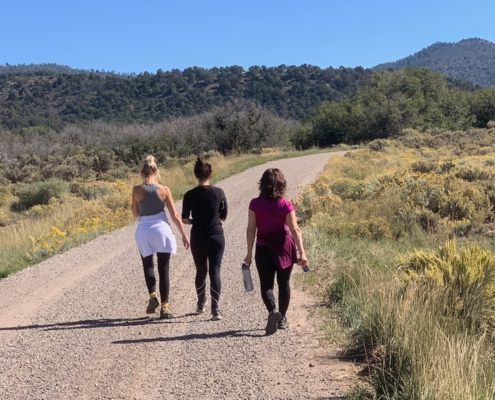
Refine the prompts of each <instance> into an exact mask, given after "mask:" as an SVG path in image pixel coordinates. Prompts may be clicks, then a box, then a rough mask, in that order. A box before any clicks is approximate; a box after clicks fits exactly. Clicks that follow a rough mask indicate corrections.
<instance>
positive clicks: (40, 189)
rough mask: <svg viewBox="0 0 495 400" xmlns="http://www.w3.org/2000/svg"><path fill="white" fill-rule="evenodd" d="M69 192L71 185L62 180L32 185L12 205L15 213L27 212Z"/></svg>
mask: <svg viewBox="0 0 495 400" xmlns="http://www.w3.org/2000/svg"><path fill="white" fill-rule="evenodd" d="M68 190H69V185H68V184H67V183H66V182H64V181H62V180H60V179H56V178H55V179H49V180H47V181H44V182H36V183H31V184H28V185H26V186H24V187H23V188H22V189H21V190H20V192H19V193H18V197H19V201H17V202H16V203H14V204H13V205H12V210H13V211H23V210H27V209H29V208H31V207H33V206H35V205H37V204H39V205H46V204H48V202H49V201H50V199H51V198H58V199H59V198H61V197H62V195H63V194H64V193H66V192H68Z"/></svg>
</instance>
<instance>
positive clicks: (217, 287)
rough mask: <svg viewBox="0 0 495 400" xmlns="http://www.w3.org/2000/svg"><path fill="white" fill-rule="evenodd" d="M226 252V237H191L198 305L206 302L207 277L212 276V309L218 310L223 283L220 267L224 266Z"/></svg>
mask: <svg viewBox="0 0 495 400" xmlns="http://www.w3.org/2000/svg"><path fill="white" fill-rule="evenodd" d="M224 250H225V236H224V235H215V236H206V237H205V236H199V235H198V236H197V235H191V252H192V255H193V259H194V264H195V265H196V279H195V281H194V283H195V285H196V293H197V295H198V305H200V304H204V303H205V301H206V291H205V289H206V275H208V273H209V274H210V295H211V309H212V310H217V309H218V302H219V301H220V293H221V291H222V281H221V280H220V267H221V266H222V258H223V252H224Z"/></svg>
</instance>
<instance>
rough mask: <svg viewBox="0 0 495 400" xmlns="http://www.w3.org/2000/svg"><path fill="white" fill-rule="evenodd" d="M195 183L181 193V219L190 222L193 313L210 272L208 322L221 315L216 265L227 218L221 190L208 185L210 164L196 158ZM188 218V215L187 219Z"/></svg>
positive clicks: (203, 302) (199, 310) (201, 306)
mask: <svg viewBox="0 0 495 400" xmlns="http://www.w3.org/2000/svg"><path fill="white" fill-rule="evenodd" d="M194 174H195V176H196V178H197V179H198V186H196V187H195V188H194V189H191V190H189V191H188V192H187V193H186V194H185V195H184V200H183V202H182V221H183V222H184V223H185V224H192V229H191V251H192V254H193V258H194V264H195V265H196V279H195V285H196V293H197V295H198V307H197V310H196V312H197V313H199V314H202V313H204V311H205V306H206V303H207V300H206V276H207V275H208V273H209V275H210V295H211V315H212V318H211V319H212V321H218V320H221V319H222V318H223V317H222V315H221V313H220V310H219V301H220V293H221V290H222V282H221V279H220V268H221V265H222V258H223V252H224V249H225V236H224V234H223V227H222V221H225V219H226V218H227V199H226V198H225V193H224V192H223V190H222V189H220V188H217V187H215V186H211V185H210V178H211V175H212V169H211V164H210V163H208V162H207V161H205V160H204V159H203V158H201V157H198V158H197V160H196V164H195V166H194ZM191 217H192V218H191Z"/></svg>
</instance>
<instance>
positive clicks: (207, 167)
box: [194, 156, 212, 181]
mask: <svg viewBox="0 0 495 400" xmlns="http://www.w3.org/2000/svg"><path fill="white" fill-rule="evenodd" d="M211 174H212V170H211V164H210V163H209V162H208V161H206V160H205V159H204V158H203V157H199V156H198V158H196V164H194V175H195V176H196V178H198V179H200V180H202V181H205V180H207V179H208V178H210V177H211Z"/></svg>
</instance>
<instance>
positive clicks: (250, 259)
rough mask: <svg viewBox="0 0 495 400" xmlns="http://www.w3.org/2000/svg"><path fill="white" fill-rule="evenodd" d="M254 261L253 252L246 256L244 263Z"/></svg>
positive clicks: (249, 263) (247, 263)
mask: <svg viewBox="0 0 495 400" xmlns="http://www.w3.org/2000/svg"><path fill="white" fill-rule="evenodd" d="M252 262H253V256H252V255H251V254H248V255H247V256H246V257H245V258H244V264H246V265H251V263H252Z"/></svg>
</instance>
